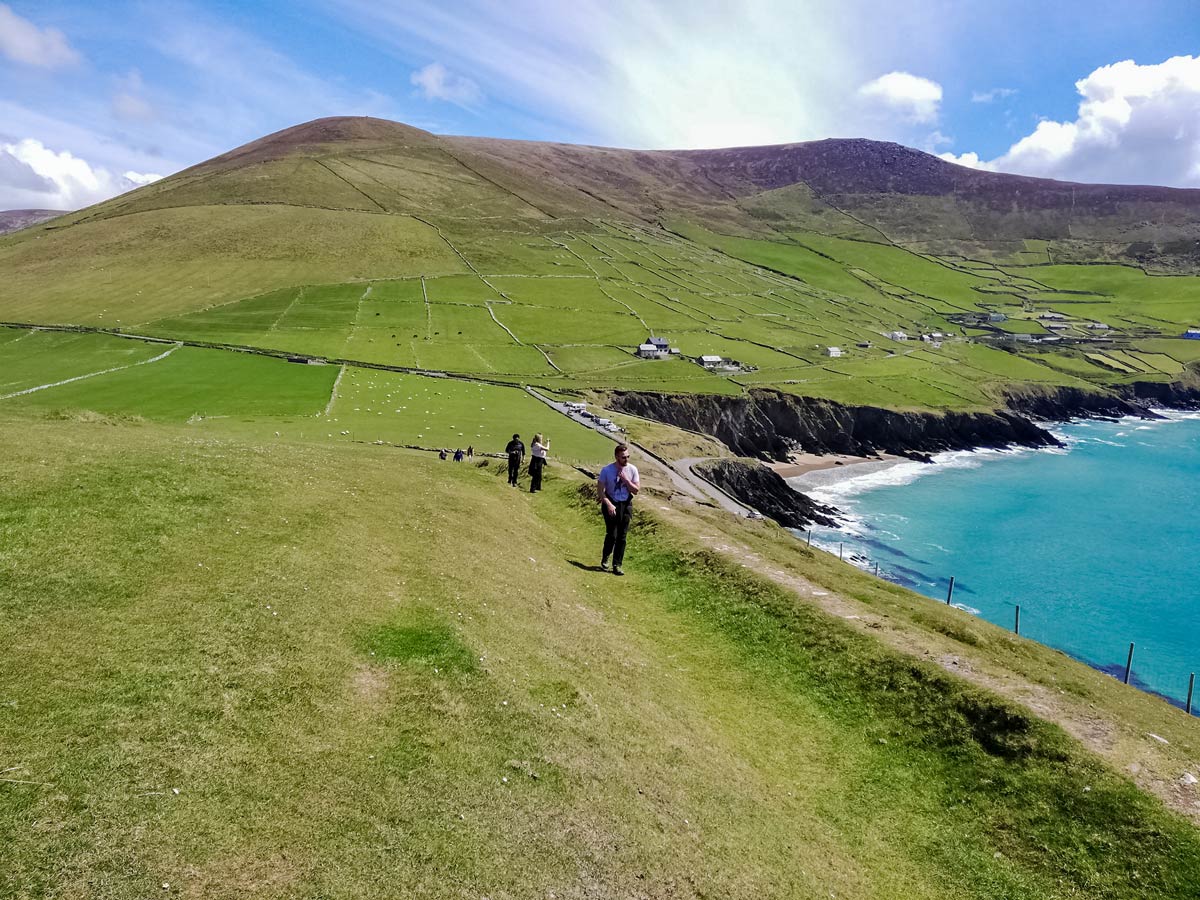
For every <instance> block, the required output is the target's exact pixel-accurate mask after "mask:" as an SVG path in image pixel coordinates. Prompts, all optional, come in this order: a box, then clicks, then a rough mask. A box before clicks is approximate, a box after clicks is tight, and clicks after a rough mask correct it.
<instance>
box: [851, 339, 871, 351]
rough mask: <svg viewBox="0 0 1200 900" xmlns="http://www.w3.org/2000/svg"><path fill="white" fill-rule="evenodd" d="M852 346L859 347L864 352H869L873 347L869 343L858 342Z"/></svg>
mask: <svg viewBox="0 0 1200 900" xmlns="http://www.w3.org/2000/svg"><path fill="white" fill-rule="evenodd" d="M854 346H855V347H861V348H862V349H864V350H870V349H871V348H872V347H874V346H875V345H874V344H873V343H871V342H870V341H859V342H858V343H857V344H855V345H854Z"/></svg>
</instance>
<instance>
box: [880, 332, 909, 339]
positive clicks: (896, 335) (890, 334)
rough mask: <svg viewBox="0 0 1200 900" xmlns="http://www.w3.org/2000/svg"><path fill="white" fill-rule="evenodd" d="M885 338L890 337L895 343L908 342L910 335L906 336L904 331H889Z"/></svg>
mask: <svg viewBox="0 0 1200 900" xmlns="http://www.w3.org/2000/svg"><path fill="white" fill-rule="evenodd" d="M884 337H889V338H891V339H892V340H893V341H907V340H908V335H907V334H905V333H904V332H903V331H889V332H888V333H887V334H885V335H884Z"/></svg>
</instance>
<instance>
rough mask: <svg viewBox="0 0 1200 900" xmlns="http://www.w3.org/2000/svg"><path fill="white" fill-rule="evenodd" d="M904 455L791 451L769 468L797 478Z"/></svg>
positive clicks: (785, 475)
mask: <svg viewBox="0 0 1200 900" xmlns="http://www.w3.org/2000/svg"><path fill="white" fill-rule="evenodd" d="M903 459H904V457H902V456H896V455H895V454H892V453H884V454H881V455H880V456H849V455H847V454H844V453H825V454H817V453H793V454H792V455H791V456H790V457H789V458H788V461H787V462H776V463H771V464H770V465H771V468H772V469H773V470H774V471H775V473H776V474H777V475H778V476H779V477H780V478H799V477H801V476H802V475H807V474H809V473H810V472H818V471H820V470H822V469H833V468H840V467H843V466H863V465H870V464H872V463H879V462H884V461H902V460H903Z"/></svg>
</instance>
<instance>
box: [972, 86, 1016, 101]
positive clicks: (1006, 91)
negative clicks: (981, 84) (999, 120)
mask: <svg viewBox="0 0 1200 900" xmlns="http://www.w3.org/2000/svg"><path fill="white" fill-rule="evenodd" d="M1016 92H1017V90H1016V88H1005V87H999V88H992V89H991V90H990V91H972V92H971V102H972V103H993V102H995V101H996V100H1003V99H1004V98H1005V97H1011V96H1012V95H1013V94H1015V93H1016Z"/></svg>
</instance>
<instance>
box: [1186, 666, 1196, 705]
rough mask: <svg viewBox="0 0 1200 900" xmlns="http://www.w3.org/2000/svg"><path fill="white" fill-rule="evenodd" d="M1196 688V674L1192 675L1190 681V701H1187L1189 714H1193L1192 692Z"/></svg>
mask: <svg viewBox="0 0 1200 900" xmlns="http://www.w3.org/2000/svg"><path fill="white" fill-rule="evenodd" d="M1195 687H1196V673H1195V672H1193V673H1192V677H1191V678H1189V679H1188V699H1187V714H1188V715H1189V716H1190V715H1191V714H1192V691H1193V690H1194V689H1195Z"/></svg>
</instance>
